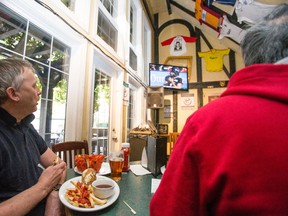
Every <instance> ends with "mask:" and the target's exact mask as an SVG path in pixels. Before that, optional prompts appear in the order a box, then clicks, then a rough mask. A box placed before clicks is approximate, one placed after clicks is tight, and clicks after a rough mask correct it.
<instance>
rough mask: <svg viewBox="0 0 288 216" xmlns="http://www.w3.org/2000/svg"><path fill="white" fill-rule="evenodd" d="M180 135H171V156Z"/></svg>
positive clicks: (174, 133)
mask: <svg viewBox="0 0 288 216" xmlns="http://www.w3.org/2000/svg"><path fill="white" fill-rule="evenodd" d="M179 135H180V133H178V132H171V133H169V142H170V155H171V153H172V150H173V148H174V145H175V143H176V141H177V139H178V137H179Z"/></svg>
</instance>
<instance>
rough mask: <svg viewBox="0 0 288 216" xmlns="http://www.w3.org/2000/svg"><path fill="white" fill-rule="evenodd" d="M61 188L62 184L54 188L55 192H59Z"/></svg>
mask: <svg viewBox="0 0 288 216" xmlns="http://www.w3.org/2000/svg"><path fill="white" fill-rule="evenodd" d="M61 186H62V184H57V185H55V186H54V188H53V190H54V191H59V189H60V187H61Z"/></svg>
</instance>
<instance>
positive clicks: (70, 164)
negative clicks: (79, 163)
mask: <svg viewBox="0 0 288 216" xmlns="http://www.w3.org/2000/svg"><path fill="white" fill-rule="evenodd" d="M52 151H53V152H55V153H56V154H57V155H58V157H60V158H61V159H62V160H63V161H65V162H66V164H67V168H74V167H75V161H74V157H75V155H77V154H89V150H88V142H87V140H84V141H67V142H61V143H54V144H52Z"/></svg>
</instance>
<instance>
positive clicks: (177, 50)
mask: <svg viewBox="0 0 288 216" xmlns="http://www.w3.org/2000/svg"><path fill="white" fill-rule="evenodd" d="M196 39H197V38H195V37H186V36H182V35H181V36H179V35H178V36H175V37H172V38H169V39H167V40H165V41H163V42H161V45H162V46H167V45H170V55H172V56H180V55H183V54H184V53H186V51H187V48H186V43H191V42H195V41H196Z"/></svg>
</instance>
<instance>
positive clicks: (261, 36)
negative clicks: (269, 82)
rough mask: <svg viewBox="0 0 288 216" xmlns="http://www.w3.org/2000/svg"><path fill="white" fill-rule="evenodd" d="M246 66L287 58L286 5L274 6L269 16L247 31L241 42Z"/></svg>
mask: <svg viewBox="0 0 288 216" xmlns="http://www.w3.org/2000/svg"><path fill="white" fill-rule="evenodd" d="M241 48H242V55H243V58H244V63H245V65H246V66H248V65H252V64H257V63H275V62H277V61H279V60H281V59H283V58H285V57H287V56H288V5H287V4H281V5H278V6H276V7H275V8H274V9H273V10H272V11H271V13H270V14H269V15H267V16H265V17H264V19H263V20H262V21H261V22H259V23H257V24H255V25H254V26H252V27H251V28H250V29H248V30H247V33H246V35H245V37H244V39H243V40H242V41H241Z"/></svg>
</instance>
